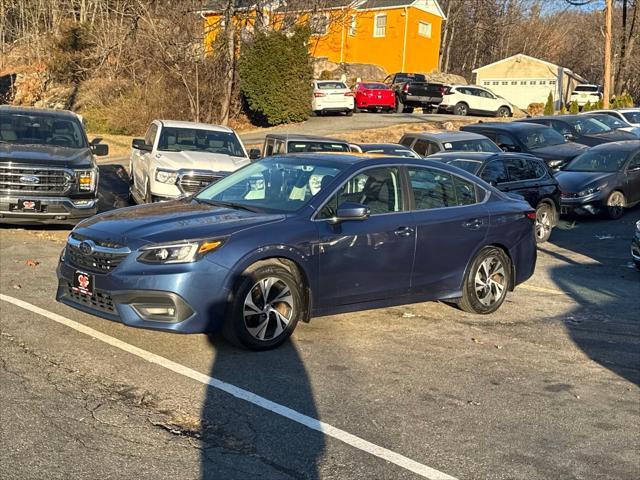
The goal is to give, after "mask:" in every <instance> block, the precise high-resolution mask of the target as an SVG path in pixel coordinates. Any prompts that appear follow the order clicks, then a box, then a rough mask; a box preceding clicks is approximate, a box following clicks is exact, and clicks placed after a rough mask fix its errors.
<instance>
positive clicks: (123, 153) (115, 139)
mask: <svg viewBox="0 0 640 480" xmlns="http://www.w3.org/2000/svg"><path fill="white" fill-rule="evenodd" d="M87 136H88V137H89V140H91V139H93V138H96V137H100V138H102V143H105V144H107V145H109V156H108V157H100V158H106V159H110V158H113V157H128V156H129V153H130V152H131V140H133V139H134V138H135V137H132V136H129V135H111V134H108V133H91V132H88V133H87Z"/></svg>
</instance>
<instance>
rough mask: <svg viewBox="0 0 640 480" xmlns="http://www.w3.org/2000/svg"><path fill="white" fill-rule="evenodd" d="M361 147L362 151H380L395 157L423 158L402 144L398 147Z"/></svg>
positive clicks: (379, 152)
mask: <svg viewBox="0 0 640 480" xmlns="http://www.w3.org/2000/svg"><path fill="white" fill-rule="evenodd" d="M360 148H362V153H378V154H384V155H391V156H393V157H406V158H422V157H420V155H418V154H417V153H416V152H414V151H413V150H409V149H407V148H403V147H400V146H398V147H393V146H389V147H386V146H385V147H380V146H372V147H366V146H361V147H360Z"/></svg>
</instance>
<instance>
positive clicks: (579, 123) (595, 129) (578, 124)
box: [564, 117, 611, 135]
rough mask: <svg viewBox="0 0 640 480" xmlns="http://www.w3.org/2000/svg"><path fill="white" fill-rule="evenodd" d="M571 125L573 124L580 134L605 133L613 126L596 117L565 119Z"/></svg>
mask: <svg viewBox="0 0 640 480" xmlns="http://www.w3.org/2000/svg"><path fill="white" fill-rule="evenodd" d="M564 121H565V122H567V123H568V124H569V125H571V126H572V127H573V128H574V129H575V131H576V132H578V135H589V134H592V133H604V132H610V131H611V128H609V127H607V126H606V125H605V124H604V123H602V122H601V121H600V120H596V119H595V118H589V117H584V118H569V119H564Z"/></svg>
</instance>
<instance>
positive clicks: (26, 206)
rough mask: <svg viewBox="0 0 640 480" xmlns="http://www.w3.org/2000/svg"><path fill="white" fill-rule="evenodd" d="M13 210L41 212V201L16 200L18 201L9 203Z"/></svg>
mask: <svg viewBox="0 0 640 480" xmlns="http://www.w3.org/2000/svg"><path fill="white" fill-rule="evenodd" d="M11 211H13V212H41V211H42V202H41V201H40V200H28V199H25V200H18V203H13V204H11Z"/></svg>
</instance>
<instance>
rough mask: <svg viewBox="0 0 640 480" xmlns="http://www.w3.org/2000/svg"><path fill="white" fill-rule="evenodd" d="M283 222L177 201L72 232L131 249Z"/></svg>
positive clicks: (106, 217)
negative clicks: (149, 244) (143, 245)
mask: <svg viewBox="0 0 640 480" xmlns="http://www.w3.org/2000/svg"><path fill="white" fill-rule="evenodd" d="M284 218H285V217H284V215H281V214H266V213H254V212H249V211H246V210H237V209H232V208H227V207H217V206H213V205H207V204H205V203H197V202H195V201H193V200H189V199H180V200H173V201H170V202H162V203H153V204H148V205H140V206H136V207H129V208H121V209H119V210H114V211H111V212H107V213H103V214H101V215H96V216H95V217H91V218H89V219H87V220H85V221H83V222H81V223H80V224H78V226H77V227H76V228H75V229H74V232H76V233H78V234H80V235H85V236H87V237H89V238H92V239H94V240H103V241H110V242H115V243H118V244H120V245H126V246H128V247H129V248H132V249H135V248H138V247H139V246H141V245H142V244H145V243H159V242H174V241H179V240H186V239H195V238H210V237H218V236H225V235H230V234H232V233H235V232H238V231H240V230H244V229H246V228H250V227H255V226H258V225H264V224H267V223H273V222H278V221H282V220H283V219H284Z"/></svg>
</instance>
